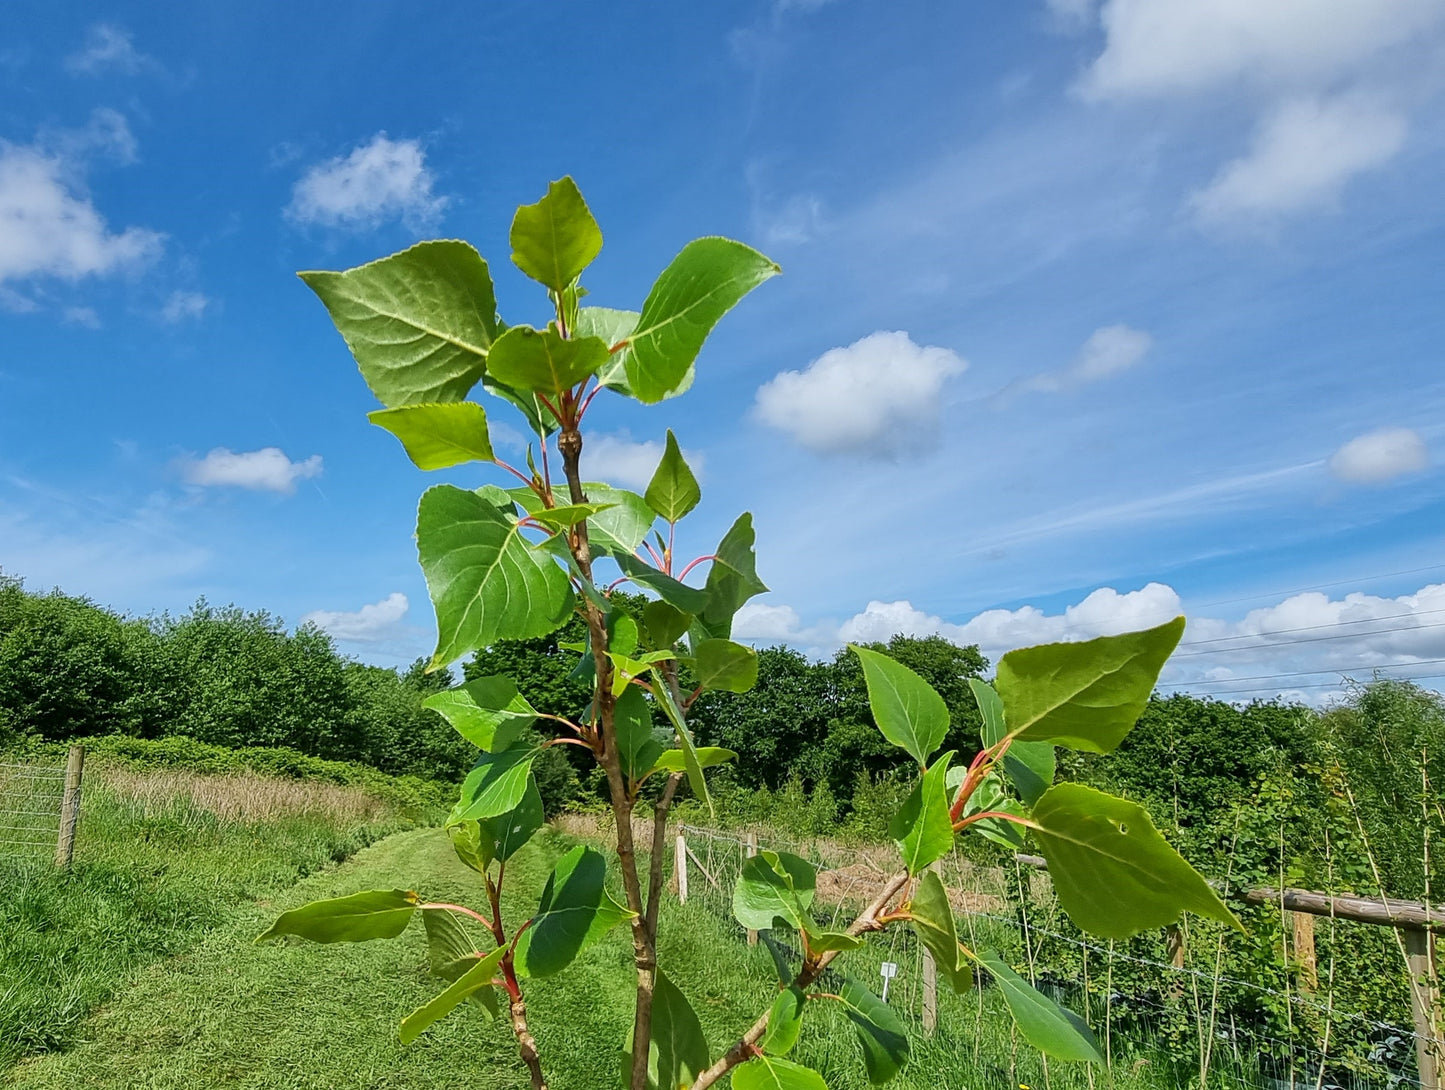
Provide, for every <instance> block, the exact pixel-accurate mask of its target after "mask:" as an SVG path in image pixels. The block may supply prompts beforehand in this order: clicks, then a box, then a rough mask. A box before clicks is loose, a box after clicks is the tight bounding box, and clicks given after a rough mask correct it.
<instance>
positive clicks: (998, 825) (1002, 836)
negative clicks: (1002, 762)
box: [964, 775, 1028, 851]
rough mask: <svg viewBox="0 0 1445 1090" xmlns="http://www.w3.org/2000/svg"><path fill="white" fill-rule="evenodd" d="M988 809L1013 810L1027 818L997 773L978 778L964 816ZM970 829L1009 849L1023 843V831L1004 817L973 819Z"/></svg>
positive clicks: (1008, 812)
mask: <svg viewBox="0 0 1445 1090" xmlns="http://www.w3.org/2000/svg"><path fill="white" fill-rule="evenodd" d="M986 812H994V813H1004V814H1013V815H1015V816H1017V817H1020V818H1025V819H1027V818H1028V814H1027V813H1025V812H1024V809H1023V807H1022V806H1020V805H1019V804H1018V803H1017V802H1015V801H1014V800H1013V799H1011V798H1010V797H1009V796H1007V795H1005V794H1004V790H1003V785H1002V784H1000V783H999V781H998V778H997V776H996V775H989V776H985V777H984V778H983V780H982V781H980V782H979V785H978V787H977V788H975V789H974V792H973V797H972V798H970V799H969V800H968V806H967V807H965V809H964V815H965V816H967V815H969V814H981V813H986ZM969 829H970V830H972V831H974V832H976V833H978V834H979V835H981V836H984V837H987V838H988V839H989V840H992V841H993V842H994V843H995V844H1000V845H1002V846H1003V847H1005V848H1008V849H1009V850H1010V851H1018V850H1019V849H1020V848H1022V847H1023V846H1024V837H1023V831H1022V828H1021V827H1020V826H1019V825H1018V824H1017V823H1016V822H1012V821H1007V820H1005V819H1003V818H984V819H983V820H981V821H975V822H973V823H972V824H971V825H969Z"/></svg>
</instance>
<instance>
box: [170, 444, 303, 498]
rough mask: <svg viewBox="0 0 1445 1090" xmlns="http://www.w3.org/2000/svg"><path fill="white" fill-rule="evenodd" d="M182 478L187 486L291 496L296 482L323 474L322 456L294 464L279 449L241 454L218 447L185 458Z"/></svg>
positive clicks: (182, 466)
mask: <svg viewBox="0 0 1445 1090" xmlns="http://www.w3.org/2000/svg"><path fill="white" fill-rule="evenodd" d="M181 475H182V477H183V478H184V479H185V481H186V483H187V484H192V485H196V486H198V487H201V488H212V487H216V486H227V487H231V488H248V489H251V490H253V491H257V492H280V493H282V494H283V495H288V496H289V495H291V494H292V493H294V492H295V491H296V482H297V481H303V480H307V479H309V478H311V477H319V476H320V475H321V455H319V454H313V455H311V457H309V458H306V459H304V460H302V461H299V462H293V461H292V460H291V459H290V458H288V457H286V455H285V453H284V452H283V451H281V450H280V449H279V448H278V447H263V448H262V449H261V450H251V451H244V452H241V453H237V452H235V451H232V450H228V449H226V448H225V447H216V448H215V449H214V450H212V451H211V452H210V453H209V454H207V455H206V456H205V457H204V458H186V459H182V461H181Z"/></svg>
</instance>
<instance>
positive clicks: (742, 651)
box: [693, 640, 758, 693]
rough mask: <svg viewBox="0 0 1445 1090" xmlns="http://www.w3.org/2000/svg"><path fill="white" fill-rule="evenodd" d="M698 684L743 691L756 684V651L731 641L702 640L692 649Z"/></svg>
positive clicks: (734, 691)
mask: <svg viewBox="0 0 1445 1090" xmlns="http://www.w3.org/2000/svg"><path fill="white" fill-rule="evenodd" d="M693 656H694V658H695V659H696V664H695V673H696V674H697V683H698V684H699V685H701V686H702V687H703V688H704V689H721V690H723V691H724V692H729V693H745V692H747V691H748V690H749V689H751V688H752V687H753V686H754V685H756V684H757V683H758V653H757V652H756V651H754V650H753V649H752V648H751V647H748V646H747V645H746V644H741V643H733V641H732V640H703V641H702V642H701V643H699V644H698V645H697V647H695V648H693Z"/></svg>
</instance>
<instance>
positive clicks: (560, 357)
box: [487, 325, 607, 405]
mask: <svg viewBox="0 0 1445 1090" xmlns="http://www.w3.org/2000/svg"><path fill="white" fill-rule="evenodd" d="M606 362H607V345H606V344H605V343H603V341H602V340H601V338H599V337H583V338H581V339H568V338H565V337H563V336H562V334H560V333H558V332H557V330H556V328H555V327H553V326H548V327H547V328H546V329H533V328H532V327H531V326H525V325H514V326H513V327H512V328H511V329H509V330H507V332H505V333H503V334H502V335H501V336H500V337H498V338H497V341H496V343H495V344H493V345H492V350H491V353H490V354H489V355H488V357H487V374H489V375H491V376H492V377H493V378H494V379H496V380H497V381H498V382H500V383H503V384H504V385H506V386H508V387H510V388H511V389H513V390H534V391H536V392H537V393H539V394H543V395H544V396H546V397H548V398H549V399H551V400H552V404H554V405H555V404H557V401H556V398H558V397H560V396H561V394H562V391H563V390H570V389H572V387H574V386H576V385H577V384H578V383H580V382H582V381H583V380H584V379H586V378H587V377H588V376H590V375H592V374H594V373H595V372H596V371H597V369H598V368H599V367H601V366H602V365H603V364H604V363H606Z"/></svg>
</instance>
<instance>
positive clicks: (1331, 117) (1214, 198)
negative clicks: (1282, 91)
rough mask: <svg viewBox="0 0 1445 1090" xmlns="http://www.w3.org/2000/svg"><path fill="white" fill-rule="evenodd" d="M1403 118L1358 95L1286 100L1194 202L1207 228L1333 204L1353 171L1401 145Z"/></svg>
mask: <svg viewBox="0 0 1445 1090" xmlns="http://www.w3.org/2000/svg"><path fill="white" fill-rule="evenodd" d="M1405 132H1406V122H1405V119H1404V117H1402V116H1401V115H1400V114H1398V113H1397V112H1395V111H1394V110H1392V109H1390V108H1389V107H1387V106H1385V105H1384V104H1383V103H1382V102H1380V101H1379V100H1378V99H1375V98H1373V97H1369V96H1361V95H1337V96H1335V97H1333V98H1316V97H1309V98H1298V99H1289V100H1287V101H1285V102H1283V103H1281V104H1280V105H1279V106H1277V107H1276V108H1275V109H1274V110H1272V111H1271V112H1270V113H1269V114H1268V115H1266V116H1265V117H1264V118H1263V120H1261V122H1260V124H1259V128H1258V130H1257V132H1256V133H1255V137H1254V143H1253V145H1252V146H1251V148H1250V149H1249V151H1248V152H1247V153H1246V154H1245V155H1244V156H1242V157H1241V158H1239V159H1236V160H1234V161H1233V162H1231V163H1229V164H1227V165H1226V166H1225V167H1224V168H1223V169H1222V170H1221V171H1220V172H1219V175H1218V176H1217V177H1216V178H1215V179H1214V181H1213V182H1211V183H1210V184H1209V185H1208V186H1207V187H1206V188H1204V189H1203V190H1201V191H1200V192H1198V193H1196V194H1195V195H1194V196H1193V198H1192V204H1193V206H1194V210H1195V212H1196V213H1197V214H1198V216H1199V218H1200V219H1201V220H1204V221H1205V222H1210V223H1217V222H1221V221H1230V220H1235V219H1238V218H1251V219H1253V218H1259V217H1271V218H1272V217H1275V216H1279V215H1282V214H1285V213H1291V212H1300V211H1306V210H1309V209H1312V208H1327V207H1330V206H1331V205H1334V204H1335V203H1336V202H1337V201H1338V199H1339V196H1340V191H1341V190H1342V189H1343V188H1344V186H1345V184H1346V183H1347V182H1348V181H1349V180H1350V179H1351V178H1353V177H1355V176H1356V175H1357V174H1361V173H1363V172H1365V171H1368V170H1372V169H1374V168H1375V167H1379V166H1381V165H1383V164H1384V163H1387V162H1388V161H1389V160H1390V159H1392V158H1394V156H1395V153H1396V152H1398V151H1399V150H1400V148H1401V147H1403V146H1404V143H1405Z"/></svg>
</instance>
